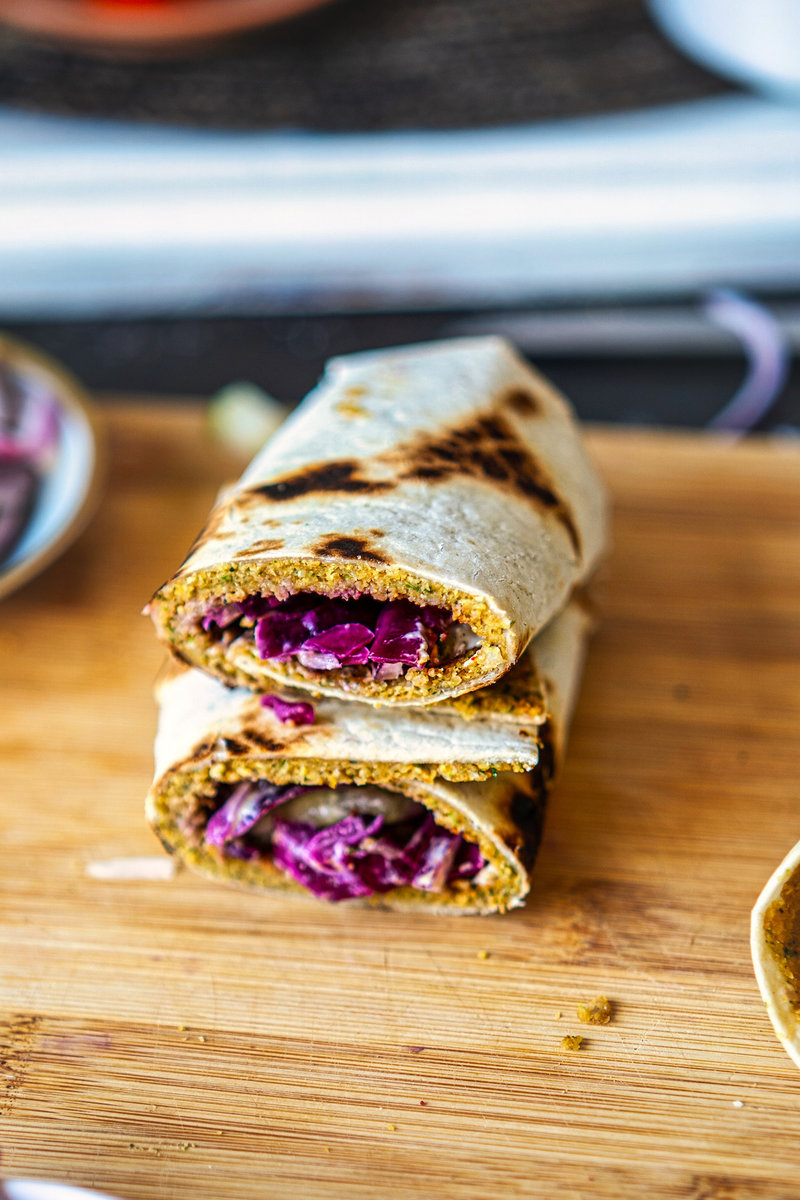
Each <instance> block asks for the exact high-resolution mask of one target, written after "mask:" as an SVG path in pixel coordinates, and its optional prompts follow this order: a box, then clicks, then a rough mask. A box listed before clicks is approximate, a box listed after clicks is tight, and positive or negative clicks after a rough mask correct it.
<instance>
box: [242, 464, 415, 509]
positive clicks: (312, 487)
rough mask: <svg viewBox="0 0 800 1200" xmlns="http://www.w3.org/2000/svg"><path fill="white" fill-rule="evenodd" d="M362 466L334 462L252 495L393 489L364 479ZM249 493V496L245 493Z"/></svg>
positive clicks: (290, 496)
mask: <svg viewBox="0 0 800 1200" xmlns="http://www.w3.org/2000/svg"><path fill="white" fill-rule="evenodd" d="M361 468H362V464H361V463H358V462H356V461H355V460H354V459H349V458H343V459H334V460H332V461H331V462H325V463H317V464H316V465H313V464H312V465H310V466H308V467H303V468H302V470H300V471H295V472H294V473H293V474H292V475H286V476H284V478H283V479H276V480H275V482H274V483H262V484H261V485H260V486H259V487H256V488H252V489H251V491H250V493H249V495H251V496H253V497H258V498H261V499H266V500H296V499H297V497H298V496H306V495H308V494H309V493H310V492H344V493H349V494H352V493H359V492H383V491H386V490H387V488H389V487H391V484H389V483H387V482H385V481H379V480H370V479H364V478H363V477H362V476H361V475H360V471H361ZM245 494H247V493H245Z"/></svg>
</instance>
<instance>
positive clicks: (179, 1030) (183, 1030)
mask: <svg viewBox="0 0 800 1200" xmlns="http://www.w3.org/2000/svg"><path fill="white" fill-rule="evenodd" d="M186 1028H187V1027H186V1025H179V1026H178V1033H186Z"/></svg>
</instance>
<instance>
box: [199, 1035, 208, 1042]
mask: <svg viewBox="0 0 800 1200" xmlns="http://www.w3.org/2000/svg"><path fill="white" fill-rule="evenodd" d="M197 1040H198V1042H204V1041H205V1040H206V1039H205V1038H204V1037H203V1035H202V1033H201V1034H200V1036H199V1038H198V1039H197Z"/></svg>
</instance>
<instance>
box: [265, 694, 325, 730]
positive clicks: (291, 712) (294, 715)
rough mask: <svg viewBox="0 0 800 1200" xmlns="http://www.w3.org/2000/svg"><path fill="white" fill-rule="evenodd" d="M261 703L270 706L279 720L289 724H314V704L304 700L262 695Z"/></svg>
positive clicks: (266, 706)
mask: <svg viewBox="0 0 800 1200" xmlns="http://www.w3.org/2000/svg"><path fill="white" fill-rule="evenodd" d="M261 705H262V707H263V708H269V709H271V710H272V712H273V713H274V714H275V716H276V717H277V718H278V720H279V721H282V722H283V723H284V724H289V725H313V724H314V705H313V704H307V703H305V702H304V701H303V700H282V699H281V697H280V696H272V695H267V696H262V697H261Z"/></svg>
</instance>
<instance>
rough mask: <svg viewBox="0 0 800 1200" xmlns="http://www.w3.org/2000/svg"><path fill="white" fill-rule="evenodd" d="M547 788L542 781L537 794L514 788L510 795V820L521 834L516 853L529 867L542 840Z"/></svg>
mask: <svg viewBox="0 0 800 1200" xmlns="http://www.w3.org/2000/svg"><path fill="white" fill-rule="evenodd" d="M546 797H547V788H546V786H545V785H544V783H542V786H541V790H540V791H539V792H538V794H533V793H531V792H526V791H523V790H522V789H518V790H516V791H515V792H514V793H513V795H512V797H511V804H510V806H509V813H510V816H511V820H512V821H513V823H514V825H515V826H516V828H517V829H518V830H519V833H520V834H521V843H520V846H519V850H518V853H519V855H520V857H521V859H522V861H523V863H524V864H525V866H526V867H528V868H529V869H530V867H532V866H533V863H534V860H535V858H536V852H537V850H538V849H539V843H540V842H541V840H542V828H543V826H544V811H545V806H546Z"/></svg>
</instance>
